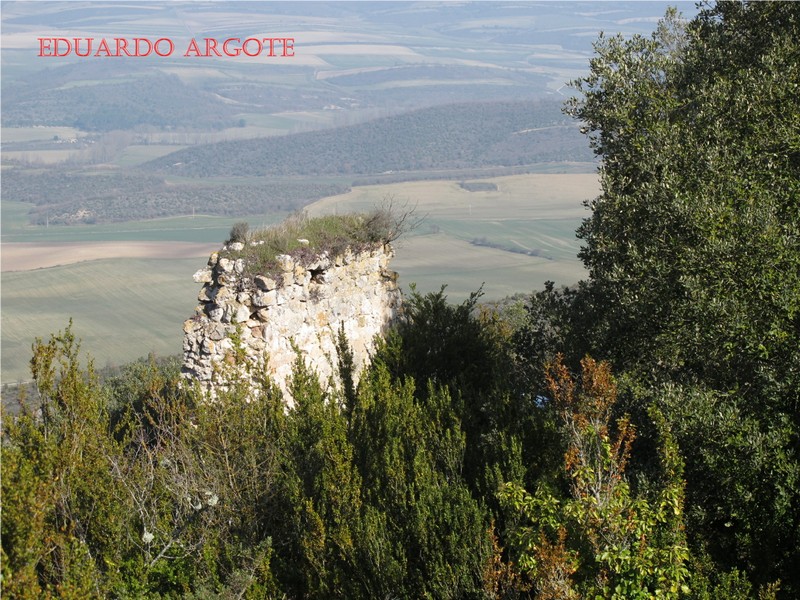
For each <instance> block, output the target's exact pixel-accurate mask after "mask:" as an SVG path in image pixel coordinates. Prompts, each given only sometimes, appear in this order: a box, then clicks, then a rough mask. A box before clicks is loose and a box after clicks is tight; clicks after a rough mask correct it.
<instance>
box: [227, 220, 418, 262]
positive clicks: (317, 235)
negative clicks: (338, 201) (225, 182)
mask: <svg viewBox="0 0 800 600" xmlns="http://www.w3.org/2000/svg"><path fill="white" fill-rule="evenodd" d="M408 216H409V214H408V213H404V214H401V215H397V214H395V213H394V212H393V211H392V209H391V208H380V209H375V210H373V211H371V212H368V213H348V214H344V215H325V216H321V217H314V218H311V217H309V216H308V215H307V214H306V213H299V214H295V215H292V216H290V217H289V218H287V219H286V220H285V221H283V222H282V223H280V224H279V225H275V226H273V227H269V228H266V229H261V230H258V231H255V232H245V231H244V230H243V229H242V228H239V227H238V224H237V226H234V229H233V230H231V241H233V240H237V239H238V240H239V241H242V242H243V243H244V244H245V245H244V248H243V249H242V250H239V251H234V250H231V249H228V250H226V251H225V252H224V253H223V254H222V256H227V257H228V258H232V259H237V258H243V259H244V260H245V265H246V267H245V268H246V274H248V275H265V274H274V273H276V272H277V270H278V262H277V260H276V257H277V256H279V255H282V254H285V255H289V256H291V257H292V258H294V259H295V261H296V262H298V263H301V264H307V263H310V262H311V261H313V260H315V259H316V258H317V257H318V256H320V255H321V254H323V253H324V254H327V255H328V256H330V257H334V256H337V255H340V254H342V253H343V252H345V251H346V250H347V249H348V248H349V249H350V250H352V251H353V252H361V251H364V250H366V249H370V248H376V247H378V246H382V245H383V244H386V243H389V242H392V241H394V240H395V239H397V238H398V237H399V236H400V235H401V234H402V233H403V232H404V231H405V229H406V227H407V224H408V223H409V220H408V218H407V217H408Z"/></svg>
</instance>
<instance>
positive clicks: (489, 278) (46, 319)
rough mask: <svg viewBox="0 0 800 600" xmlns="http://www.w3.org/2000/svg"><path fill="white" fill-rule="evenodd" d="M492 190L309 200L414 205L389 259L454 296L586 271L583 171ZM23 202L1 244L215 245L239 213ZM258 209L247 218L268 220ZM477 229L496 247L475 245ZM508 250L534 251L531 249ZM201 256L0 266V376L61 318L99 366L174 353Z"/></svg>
mask: <svg viewBox="0 0 800 600" xmlns="http://www.w3.org/2000/svg"><path fill="white" fill-rule="evenodd" d="M481 181H484V182H488V183H493V184H494V185H495V186H496V188H497V189H496V191H486V192H468V191H466V190H465V189H463V188H462V187H461V186H460V185H459V184H458V182H453V181H418V182H406V183H397V184H387V185H374V186H363V187H357V188H354V189H353V191H352V192H350V193H348V194H344V195H340V196H333V197H330V198H326V199H323V200H321V201H319V202H317V203H315V204H313V205H311V206H309V207H308V211H309V213H310V214H312V215H315V214H324V213H331V212H349V211H354V210H368V209H370V208H373V207H374V206H376V205H381V204H383V203H385V202H386V201H387V200H388V199H391V200H392V202H393V203H394V205H395V206H396V207H397V208H399V209H400V210H404V209H412V208H413V209H414V213H415V217H420V218H422V217H424V218H423V220H422V222H421V224H420V225H419V226H418V227H417V228H416V229H415V230H414V231H412V232H410V233H409V234H408V235H407V236H406V237H405V238H404V239H401V240H399V241H397V242H396V243H395V248H396V251H397V256H396V258H395V259H394V260H393V262H392V267H393V268H394V269H395V270H396V271H398V273H399V274H400V285H401V286H402V288H403V289H404V290H408V289H409V287H410V285H411V284H412V283H415V284H416V285H417V289H418V290H420V291H422V292H428V291H436V290H438V289H439V288H440V287H441V286H442V285H443V284H446V285H447V286H448V287H447V295H448V297H449V298H450V299H451V300H453V301H458V300H461V299H463V298H465V297H466V296H468V295H469V293H470V292H472V291H475V290H476V289H478V288H479V287H480V286H481V285H482V284H483V286H484V292H485V296H484V299H486V300H493V299H499V298H502V297H505V296H508V295H511V294H515V293H529V292H531V291H533V290H536V289H540V288H541V287H542V284H543V283H544V282H545V281H547V280H552V281H555V282H557V283H559V284H572V283H575V282H576V281H578V280H579V279H581V278H582V277H585V271H584V270H583V267H582V265H581V264H580V262H579V261H578V259H577V257H576V253H577V251H578V246H579V244H578V240H576V239H575V235H574V231H575V229H576V228H577V226H578V225H579V224H580V222H581V219H582V218H584V217H585V216H586V210H585V209H584V208H583V206H582V202H583V200H585V199H587V198H591V197H593V196H595V195H596V194H597V191H598V189H597V177H596V175H590V174H579V173H578V174H561V175H555V174H529V175H514V176H510V177H498V178H493V179H482V180H481ZM27 208H28V206H27V205H24V204H21V203H3V215H2V216H3V223H2V225H3V241H4V242H15V241H16V242H22V241H24V242H80V241H161V242H164V243H166V244H168V243H169V242H170V241H195V242H212V243H213V242H216V243H220V244H221V243H222V241H223V240H225V239H226V238H227V236H228V233H229V231H230V227H231V225H232V224H233V223H234V222H235V221H240V220H243V219H225V218H217V217H201V216H198V217H195V218H194V219H192V218H191V217H177V218H173V219H159V220H154V221H142V222H136V223H124V224H116V225H93V226H71V227H70V226H60V227H50V228H47V229H45V228H42V227H33V226H30V225H27V221H26V218H25V215H26V212H27ZM280 218H282V216H281V215H274V216H273V218H272V219H269V218H266V217H264V216H263V215H262V216H258V217H252V218H250V219H247V220H248V221H249V222H250V224H251V226H252V227H258V226H261V225H265V224H269V223H271V222H275V221H277V220H279V219H280ZM476 238H484V239H485V240H486V241H488V242H491V243H492V245H494V246H499V247H500V248H506V249H498V248H497V247H487V246H479V245H475V244H473V243H472V242H473V240H475V239H476ZM510 249H521V250H526V249H529V250H531V249H536V250H538V251H540V252H539V254H540V256H528V255H525V254H521V253H518V252H512V251H509V250H510ZM203 264H204V260H203V259H202V258H197V259H181V260H152V259H132V258H126V259H113V260H112V259H106V260H96V261H90V262H83V263H78V264H73V265H68V266H62V267H52V268H46V269H37V270H33V271H24V272H12V273H3V275H2V313H3V327H2V379H3V381H13V380H16V379H25V378H27V377H28V373H27V361H28V360H29V358H30V356H29V355H30V345H31V342H32V341H33V339H34V337H36V336H47V335H49V334H50V333H51V332H55V331H57V330H59V329H63V328H64V327H65V326H66V324H67V322H68V321H69V319H70V317H72V318H73V319H74V323H75V326H74V328H75V332H76V334H77V335H78V336H79V337H81V338H82V339H83V348H84V350H85V351H87V352H88V353H90V354H91V355H92V356H94V357H95V359H96V362H97V364H98V366H105V365H106V364H121V363H124V362H127V361H131V360H134V359H136V358H138V357H140V356H143V355H146V354H147V353H149V352H155V353H157V354H160V355H164V354H175V353H179V352H180V351H181V343H182V332H181V324H182V322H183V320H184V319H186V318H187V317H189V316H190V315H191V314H192V311H193V309H194V306H195V305H196V304H197V300H196V296H197V292H198V291H199V289H200V285H199V284H197V283H195V282H194V281H192V274H193V273H194V272H195V271H196V270H197V269H199V268H201V267H202V266H203Z"/></svg>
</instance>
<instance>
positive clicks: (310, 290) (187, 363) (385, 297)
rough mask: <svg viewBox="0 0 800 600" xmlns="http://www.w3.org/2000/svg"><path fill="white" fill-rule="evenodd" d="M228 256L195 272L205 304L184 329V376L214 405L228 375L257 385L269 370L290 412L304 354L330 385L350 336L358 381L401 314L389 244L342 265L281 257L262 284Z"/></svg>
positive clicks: (350, 255)
mask: <svg viewBox="0 0 800 600" xmlns="http://www.w3.org/2000/svg"><path fill="white" fill-rule="evenodd" d="M223 250H235V251H238V250H241V245H240V244H236V247H235V248H226V249H223ZM223 254H229V255H230V256H224V255H222V254H221V253H214V254H212V255H211V257H210V258H209V261H208V266H207V267H206V268H204V269H201V270H199V271H198V272H197V273H195V275H194V279H195V281H196V282H198V283H203V288H202V289H201V290H200V294H199V295H198V300H199V301H200V304H199V306H198V307H197V309H196V311H195V316H194V317H192V318H191V319H188V320H187V321H185V322H184V326H183V329H184V334H185V335H184V343H183V350H184V366H183V374H184V376H185V377H186V378H188V379H192V380H195V381H197V382H199V384H200V385H201V386H202V387H203V388H204V389H205V390H207V391H209V392H211V394H212V396H213V395H214V391H215V389H217V386H220V385H225V380H226V374H225V373H226V369H227V372H228V374H229V373H230V369H238V371H239V373H241V374H244V375H245V377H250V378H251V379H252V380H254V379H255V377H256V375H261V374H263V373H264V370H266V374H267V375H269V376H270V377H272V379H273V381H274V382H275V383H276V384H277V385H279V386H280V387H281V389H283V391H284V395H285V397H286V398H287V402H289V403H291V398H289V396H288V394H286V391H287V381H288V379H289V378H290V376H291V373H292V368H293V365H294V362H295V360H296V359H297V357H298V354H299V355H300V356H301V357H302V358H303V360H305V362H306V364H307V365H308V366H309V367H311V368H312V369H313V370H314V371H316V373H317V374H318V376H319V378H320V381H321V382H322V383H323V384H324V383H325V382H327V381H328V380H329V378H330V377H331V376H332V375H334V374H335V372H336V365H337V350H336V338H337V335H338V333H339V330H340V328H342V327H343V328H344V332H345V335H346V336H347V340H348V342H349V345H350V347H351V350H352V351H353V356H354V359H355V364H356V367H357V373H358V370H360V367H362V366H363V365H364V364H365V363H366V362H367V361H369V359H370V356H371V354H372V352H373V350H374V347H375V337H376V336H377V335H379V334H381V333H383V332H384V331H385V330H386V328H387V327H388V326H389V325H390V324H391V322H392V321H393V320H394V319H395V318H396V317H397V315H398V313H399V310H400V306H401V294H400V290H399V289H398V287H397V273H395V272H394V271H391V270H390V269H389V268H388V265H389V260H390V258H391V257H392V256H393V255H394V253H393V250H392V248H391V246H390V245H389V244H385V245H381V246H378V247H376V248H373V249H369V250H364V251H361V252H355V253H354V252H353V251H351V250H349V249H348V250H346V251H345V252H344V253H343V254H341V255H339V256H328V255H327V254H325V253H322V254H318V255H315V254H313V253H308V252H306V253H304V254H303V256H304V257H306V258H303V259H301V258H293V257H292V256H289V255H279V256H277V257H276V262H277V263H278V268H277V269H276V270H275V272H274V273H272V274H263V275H255V276H252V275H250V274H248V273H247V272H246V271H247V269H246V266H247V265H246V262H245V259H244V258H234V257H235V256H236V255H237V252H233V253H231V252H225V253H223ZM309 256H311V258H308V257H309Z"/></svg>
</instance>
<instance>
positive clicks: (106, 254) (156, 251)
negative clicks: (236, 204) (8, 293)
mask: <svg viewBox="0 0 800 600" xmlns="http://www.w3.org/2000/svg"><path fill="white" fill-rule="evenodd" d="M218 247H219V244H201V243H196V242H42V243H29V242H16V243H4V244H2V245H0V256H1V257H2V259H0V265H2V269H1V270H2V271H3V272H9V271H32V270H34V269H44V268H47V267H56V266H60V265H70V264H74V263H78V262H83V261H87V260H99V259H109V258H164V259H182V258H195V257H200V256H207V255H208V254H211V252H213V251H214V250H216V249H217V248H218Z"/></svg>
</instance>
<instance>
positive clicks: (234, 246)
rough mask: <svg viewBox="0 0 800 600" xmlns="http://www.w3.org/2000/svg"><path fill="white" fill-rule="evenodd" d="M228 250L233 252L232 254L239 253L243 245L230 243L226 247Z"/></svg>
mask: <svg viewBox="0 0 800 600" xmlns="http://www.w3.org/2000/svg"><path fill="white" fill-rule="evenodd" d="M228 248H230V249H231V250H233V251H234V252H241V251H242V250H244V244H243V243H242V242H232V243H231V244H229V245H228Z"/></svg>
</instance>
